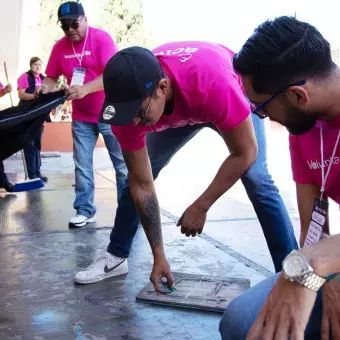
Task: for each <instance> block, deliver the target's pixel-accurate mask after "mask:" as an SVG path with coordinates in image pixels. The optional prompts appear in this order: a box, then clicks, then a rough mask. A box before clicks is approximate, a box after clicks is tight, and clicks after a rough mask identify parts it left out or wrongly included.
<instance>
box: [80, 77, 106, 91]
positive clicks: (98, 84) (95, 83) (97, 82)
mask: <svg viewBox="0 0 340 340" xmlns="http://www.w3.org/2000/svg"><path fill="white" fill-rule="evenodd" d="M84 88H85V90H86V92H87V93H93V92H97V91H101V90H103V89H104V84H103V76H102V75H101V76H99V77H98V78H96V79H94V80H92V81H90V82H89V83H87V84H84Z"/></svg>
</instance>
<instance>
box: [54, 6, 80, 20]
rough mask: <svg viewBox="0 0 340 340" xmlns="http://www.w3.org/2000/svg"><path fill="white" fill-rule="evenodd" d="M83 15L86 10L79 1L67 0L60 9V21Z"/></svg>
mask: <svg viewBox="0 0 340 340" xmlns="http://www.w3.org/2000/svg"><path fill="white" fill-rule="evenodd" d="M82 15H85V11H84V8H83V5H82V4H81V3H79V2H75V1H68V2H65V3H63V4H61V5H60V6H59V9H58V21H61V20H64V19H78V18H79V17H80V16H82Z"/></svg>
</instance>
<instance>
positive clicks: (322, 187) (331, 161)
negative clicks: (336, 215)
mask: <svg viewBox="0 0 340 340" xmlns="http://www.w3.org/2000/svg"><path fill="white" fill-rule="evenodd" d="M339 139H340V131H339V133H338V137H337V139H336V142H335V145H334V149H333V153H332V158H331V159H330V163H329V166H328V169H327V173H326V176H325V164H324V160H323V132H322V125H321V127H320V146H321V176H322V177H321V178H322V183H321V190H320V191H321V199H322V196H323V193H324V192H325V187H326V181H327V178H328V175H329V173H330V171H331V167H332V165H333V160H334V156H335V152H336V149H337V148H338V144H339Z"/></svg>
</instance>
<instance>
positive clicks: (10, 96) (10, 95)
mask: <svg viewBox="0 0 340 340" xmlns="http://www.w3.org/2000/svg"><path fill="white" fill-rule="evenodd" d="M4 68H5V74H6V79H7V84H9V81H8V72H7V65H6V62H5V61H4ZM9 98H10V99H11V104H12V106H14V105H13V99H12V93H11V92H10V93H9Z"/></svg>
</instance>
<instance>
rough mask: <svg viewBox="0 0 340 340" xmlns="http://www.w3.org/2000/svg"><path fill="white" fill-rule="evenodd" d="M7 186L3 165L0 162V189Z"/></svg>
mask: <svg viewBox="0 0 340 340" xmlns="http://www.w3.org/2000/svg"><path fill="white" fill-rule="evenodd" d="M8 184H9V181H8V178H7V175H6V173H5V168H4V163H3V162H2V161H1V162H0V188H5V187H7V186H8Z"/></svg>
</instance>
